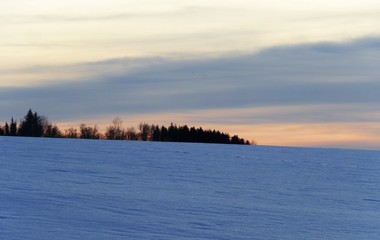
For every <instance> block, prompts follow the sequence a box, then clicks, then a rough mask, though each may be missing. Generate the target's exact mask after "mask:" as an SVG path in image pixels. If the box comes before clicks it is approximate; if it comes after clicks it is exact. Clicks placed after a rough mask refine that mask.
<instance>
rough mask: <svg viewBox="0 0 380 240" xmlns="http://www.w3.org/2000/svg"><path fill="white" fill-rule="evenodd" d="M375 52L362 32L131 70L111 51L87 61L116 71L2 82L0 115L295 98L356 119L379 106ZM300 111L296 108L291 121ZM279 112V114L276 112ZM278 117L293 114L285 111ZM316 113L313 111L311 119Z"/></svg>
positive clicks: (82, 113) (378, 47)
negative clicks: (52, 80) (53, 80)
mask: <svg viewBox="0 0 380 240" xmlns="http://www.w3.org/2000/svg"><path fill="white" fill-rule="evenodd" d="M379 57H380V39H379V38H365V39H359V40H356V41H352V42H345V43H340V44H339V43H320V44H310V45H298V46H284V47H277V48H272V49H267V50H264V51H261V52H259V53H255V54H247V55H239V56H236V55H233V56H232V55H231V56H223V57H220V58H208V59H192V60H173V59H164V58H155V59H146V60H144V59H138V60H136V62H138V65H139V67H138V68H136V69H135V70H133V71H128V72H123V71H119V70H120V69H122V68H123V66H125V68H128V67H129V65H131V64H133V60H131V59H128V60H125V59H113V60H109V61H103V62H99V63H88V64H84V65H85V67H86V69H94V71H97V70H99V69H102V68H104V69H107V68H110V67H115V66H116V67H115V69H118V71H115V72H114V73H112V74H107V75H104V74H103V75H102V76H100V77H94V78H92V79H83V80H78V81H76V82H66V83H65V82H62V83H58V84H51V85H49V84H47V85H44V86H43V85H39V86H34V87H25V88H1V89H0V106H1V109H2V111H1V113H0V114H1V115H0V116H1V120H6V119H8V118H9V117H10V116H12V115H13V116H20V114H23V113H24V112H25V111H26V110H27V109H28V108H30V107H31V108H33V109H37V110H39V111H41V112H42V113H44V114H46V115H48V116H49V117H50V118H51V119H60V120H61V119H62V120H70V119H78V118H81V117H83V118H85V117H89V116H92V117H96V116H98V115H111V116H115V115H120V114H138V113H160V112H178V113H181V112H183V111H188V110H205V109H218V108H219V109H224V108H244V107H247V108H248V107H273V106H284V107H286V106H294V105H300V106H304V109H305V111H302V110H300V112H299V114H305V115H306V114H308V116H309V117H307V116H306V118H307V119H310V120H311V121H312V120H313V116H315V114H313V111H312V109H313V107H314V106H317V105H318V106H320V105H332V106H339V105H342V106H343V105H344V106H345V107H344V109H345V110H344V111H345V112H344V113H342V114H341V116H342V118H345V119H339V116H337V115H336V114H334V112H330V113H329V112H326V113H325V115H326V116H329V115H331V116H333V117H331V119H330V120H331V121H345V120H347V119H346V118H347V117H349V116H352V119H358V116H357V114H358V111H357V109H358V107H357V106H363V107H364V108H365V109H368V111H367V112H365V113H363V112H360V114H361V115H362V116H367V115H371V114H372V115H373V113H374V112H373V111H378V110H379V109H378V108H377V107H376V106H377V105H378V103H379V102H380V94H378V93H379V92H380V79H379V78H380V77H379V76H380V68H379V67H378V59H379ZM81 67H83V65H82V66H81ZM44 70H48V69H44ZM347 105H348V106H349V105H352V106H353V107H352V108H349V107H347ZM354 106H355V107H354ZM306 109H307V111H306ZM316 111H317V109H316ZM318 111H320V109H319V110H318ZM318 111H317V112H318ZM328 111H336V110H334V109H331V108H329V109H328ZM302 112H304V113H302ZM305 115H303V116H294V121H297V118H298V119H299V118H303V117H305ZM252 117H254V116H252ZM257 117H258V118H260V116H257ZM277 117H278V118H279V119H278V121H281V115H278V116H277ZM283 118H284V120H285V119H286V120H288V121H291V120H292V119H291V118H290V119H289V116H288V115H286V114H284V115H283ZM325 118H326V120H329V118H328V117H325ZM362 118H363V117H361V119H362ZM318 119H319V118H318V117H317V116H315V121H318ZM364 120H365V119H364ZM372 120H376V118H375V119H372ZM377 120H378V121H379V119H377Z"/></svg>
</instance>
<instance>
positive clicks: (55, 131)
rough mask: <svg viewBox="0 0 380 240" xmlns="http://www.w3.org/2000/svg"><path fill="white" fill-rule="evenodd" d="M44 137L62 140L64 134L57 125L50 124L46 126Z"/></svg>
mask: <svg viewBox="0 0 380 240" xmlns="http://www.w3.org/2000/svg"><path fill="white" fill-rule="evenodd" d="M44 137H49V138H60V137H62V133H61V131H60V130H59V128H58V127H57V126H56V125H53V124H51V123H49V124H47V126H45V130H44Z"/></svg>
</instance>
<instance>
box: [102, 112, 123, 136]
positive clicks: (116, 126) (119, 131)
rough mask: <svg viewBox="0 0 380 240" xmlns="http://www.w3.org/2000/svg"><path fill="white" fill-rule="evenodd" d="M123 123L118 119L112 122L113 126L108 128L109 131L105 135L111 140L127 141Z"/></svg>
mask: <svg viewBox="0 0 380 240" xmlns="http://www.w3.org/2000/svg"><path fill="white" fill-rule="evenodd" d="M122 123H123V121H122V120H121V119H120V118H119V117H116V118H115V119H114V120H113V121H112V125H111V126H109V127H108V128H107V131H106V133H105V135H106V138H107V139H110V140H125V139H126V133H125V131H124V129H123V127H122Z"/></svg>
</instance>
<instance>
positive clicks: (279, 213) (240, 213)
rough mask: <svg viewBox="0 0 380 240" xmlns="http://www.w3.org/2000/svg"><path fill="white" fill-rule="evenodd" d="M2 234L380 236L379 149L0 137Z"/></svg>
mask: <svg viewBox="0 0 380 240" xmlns="http://www.w3.org/2000/svg"><path fill="white" fill-rule="evenodd" d="M0 151H1V154H0V239H22V240H25V239H36V240H37V239H38V240H43V239H49V240H51V239H65V240H66V239H70V240H73V239H81V240H83V239H102V240H103V239H228V240H230V239H355V240H357V239H379V238H380V152H379V151H357V150H336V149H311V148H285V147H264V146H258V147H253V146H233V145H212V144H182V143H154V142H127V141H91V140H75V139H36V138H11V137H8V138H7V137H2V138H0Z"/></svg>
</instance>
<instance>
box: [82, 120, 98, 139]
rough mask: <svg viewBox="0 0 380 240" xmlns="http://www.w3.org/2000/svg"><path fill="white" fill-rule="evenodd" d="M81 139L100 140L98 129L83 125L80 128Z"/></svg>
mask: <svg viewBox="0 0 380 240" xmlns="http://www.w3.org/2000/svg"><path fill="white" fill-rule="evenodd" d="M79 131H80V138H84V139H100V133H99V130H98V127H97V126H96V125H95V126H94V127H87V126H86V124H84V123H82V124H81V125H80V127H79Z"/></svg>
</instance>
